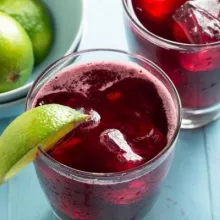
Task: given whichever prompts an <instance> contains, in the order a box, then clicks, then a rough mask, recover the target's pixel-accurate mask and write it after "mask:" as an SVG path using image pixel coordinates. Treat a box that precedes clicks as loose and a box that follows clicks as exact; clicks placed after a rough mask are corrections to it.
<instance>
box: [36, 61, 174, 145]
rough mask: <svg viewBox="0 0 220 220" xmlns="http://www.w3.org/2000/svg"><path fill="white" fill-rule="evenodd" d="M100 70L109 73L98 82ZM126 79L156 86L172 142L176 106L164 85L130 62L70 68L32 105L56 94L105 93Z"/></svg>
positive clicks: (45, 87)
mask: <svg viewBox="0 0 220 220" xmlns="http://www.w3.org/2000/svg"><path fill="white" fill-rule="evenodd" d="M99 70H100V74H106V75H105V79H104V80H102V82H99V79H98V77H99V76H98V75H97V76H96V77H95V78H94V76H92V72H93V71H99ZM88 73H89V74H88ZM126 78H141V79H144V80H146V81H149V82H152V84H154V86H155V88H156V89H157V92H158V94H159V96H160V97H161V99H162V101H163V106H164V109H165V112H166V116H167V121H168V134H167V138H168V141H170V140H171V137H172V136H173V134H174V131H175V129H176V124H177V112H176V106H175V105H174V102H173V100H172V97H171V95H170V93H169V91H168V90H167V88H166V87H165V86H164V84H163V83H162V82H161V81H159V80H158V79H157V78H156V77H155V76H154V75H152V73H150V72H149V71H148V70H146V69H144V68H143V67H141V66H139V65H137V64H134V63H131V62H107V61H102V62H93V63H83V64H78V65H75V64H74V65H72V66H69V67H67V68H65V69H64V70H63V71H61V72H60V73H59V74H57V75H56V76H55V77H53V78H52V79H51V80H49V81H48V82H47V83H46V84H45V85H44V86H43V87H42V88H41V90H40V91H39V92H38V94H37V96H36V98H35V100H34V102H33V106H35V105H36V102H37V100H39V99H40V98H42V97H44V96H45V95H47V94H53V93H54V94H55V93H57V92H61V91H62V92H72V91H74V92H77V93H80V94H82V95H83V96H85V97H87V96H88V95H89V93H90V91H91V90H94V86H95V89H96V90H100V91H103V90H105V89H107V88H109V87H111V86H112V85H113V84H115V83H116V82H119V81H121V80H123V79H126Z"/></svg>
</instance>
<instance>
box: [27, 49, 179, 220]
mask: <svg viewBox="0 0 220 220" xmlns="http://www.w3.org/2000/svg"><path fill="white" fill-rule="evenodd" d="M50 103H57V104H62V105H66V106H69V107H72V108H74V109H78V110H79V111H82V112H84V113H86V114H88V115H89V118H88V120H87V121H85V122H84V123H82V124H80V125H79V126H78V127H76V128H75V129H74V130H73V131H72V132H70V133H69V134H68V135H66V136H65V137H63V139H61V140H60V141H59V142H58V143H57V144H55V146H54V147H53V148H52V149H51V150H50V151H49V152H44V151H43V150H42V149H41V148H40V147H39V156H38V158H37V159H36V161H35V168H36V171H37V174H38V177H39V181H40V184H41V186H42V189H43V190H44V192H45V194H46V196H47V198H48V200H49V202H50V204H51V206H52V209H53V211H54V213H55V215H56V216H57V217H58V218H59V219H62V220H73V219H75V220H78V219H79V220H103V219H105V220H139V219H143V218H144V217H145V216H146V214H147V213H148V211H149V210H150V209H151V207H152V206H153V204H154V202H155V200H156V198H157V195H158V192H159V188H160V185H161V183H162V181H163V179H164V178H165V176H166V175H167V172H168V170H169V167H170V165H171V162H172V157H173V150H174V146H175V143H176V140H177V136H178V132H179V129H180V124H181V117H180V100H179V97H178V94H177V92H176V90H175V88H174V86H173V84H172V82H171V81H170V80H169V78H168V77H167V76H166V74H165V73H164V72H163V71H162V70H161V69H159V68H158V67H157V66H156V65H155V64H153V63H152V62H150V61H149V60H146V59H145V58H142V57H140V56H135V55H131V54H128V53H126V52H122V51H116V50H88V51H83V52H77V53H74V54H71V55H69V56H66V57H64V58H62V59H60V60H58V61H57V62H55V63H54V64H53V65H51V66H50V67H49V68H48V69H47V70H46V71H45V72H44V73H43V74H42V75H41V76H40V77H39V78H38V80H37V81H36V82H35V83H34V86H33V87H32V89H31V91H30V92H29V95H28V100H27V109H31V108H34V107H35V106H39V105H45V104H50Z"/></svg>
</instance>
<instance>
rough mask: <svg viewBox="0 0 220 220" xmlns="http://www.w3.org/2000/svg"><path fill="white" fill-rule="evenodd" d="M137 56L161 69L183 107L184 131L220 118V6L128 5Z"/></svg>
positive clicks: (138, 0) (130, 1)
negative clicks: (141, 56) (169, 79)
mask: <svg viewBox="0 0 220 220" xmlns="http://www.w3.org/2000/svg"><path fill="white" fill-rule="evenodd" d="M123 3H124V9H125V14H126V16H125V24H126V31H127V39H128V43H129V47H130V49H131V51H133V52H135V53H137V54H141V55H143V56H144V57H146V58H148V59H150V60H152V61H153V62H155V63H156V64H157V65H158V66H160V67H161V68H162V69H163V70H164V71H165V72H166V73H167V74H168V76H169V77H170V78H171V80H172V81H173V83H174V84H175V86H176V88H177V90H178V92H179V94H180V98H181V101H182V105H183V113H184V114H183V124H182V127H183V128H195V127H200V126H202V125H205V124H207V123H209V122H210V121H212V120H214V119H216V118H217V117H219V115H220V74H219V71H220V62H219V60H220V3H219V1H216V0H192V1H187V0H154V1H152V0H123Z"/></svg>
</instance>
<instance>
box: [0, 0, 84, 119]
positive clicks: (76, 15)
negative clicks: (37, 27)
mask: <svg viewBox="0 0 220 220" xmlns="http://www.w3.org/2000/svg"><path fill="white" fill-rule="evenodd" d="M42 1H43V2H44V4H45V5H46V6H47V8H48V9H49V12H50V13H51V16H52V21H53V25H54V32H55V36H54V42H53V46H52V49H51V51H50V54H49V55H48V57H47V58H46V59H45V60H44V61H43V62H42V63H41V64H40V65H38V66H36V67H35V68H34V70H33V73H32V75H31V77H30V79H29V80H28V82H27V83H26V85H24V86H22V87H20V88H18V89H15V90H12V91H9V92H5V93H0V118H2V115H1V111H2V110H1V109H2V108H3V109H5V106H12V103H14V104H15V103H17V102H18V103H19V100H18V99H20V98H21V97H25V96H26V95H27V92H28V90H29V89H30V87H31V86H32V84H33V81H34V80H35V79H36V78H37V77H38V76H39V75H40V74H41V73H42V72H43V71H44V70H45V69H46V68H47V67H48V66H49V65H50V64H51V63H53V62H54V61H56V60H57V59H59V58H61V57H63V56H64V55H66V54H69V53H71V52H73V51H74V50H76V48H77V46H78V44H79V42H80V39H81V36H82V30H83V18H84V0H65V1H60V0H42ZM12 100H18V101H12ZM10 102H11V103H10ZM2 103H4V105H2ZM2 106H3V107H2Z"/></svg>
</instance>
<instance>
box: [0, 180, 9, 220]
mask: <svg viewBox="0 0 220 220" xmlns="http://www.w3.org/2000/svg"><path fill="white" fill-rule="evenodd" d="M8 193H9V186H8V185H7V184H5V185H4V186H1V187H0V219H2V220H8V219H9V216H8V214H9V212H10V210H9V209H10V207H9V206H8Z"/></svg>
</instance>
